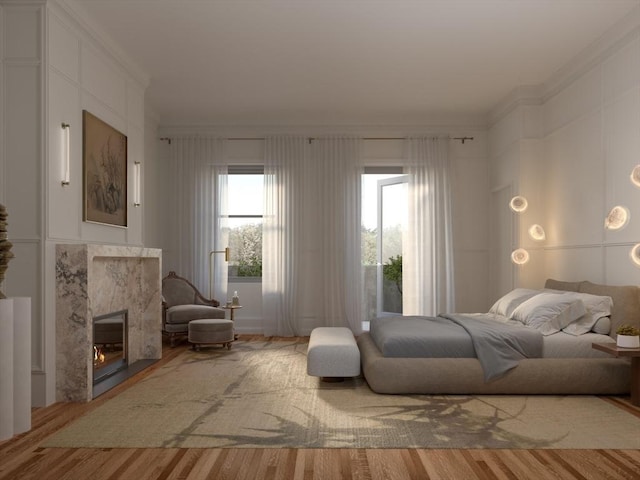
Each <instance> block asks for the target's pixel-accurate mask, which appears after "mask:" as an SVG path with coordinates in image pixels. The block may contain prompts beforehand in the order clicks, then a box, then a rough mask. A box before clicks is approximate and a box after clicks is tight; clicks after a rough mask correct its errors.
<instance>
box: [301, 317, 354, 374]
mask: <svg viewBox="0 0 640 480" xmlns="http://www.w3.org/2000/svg"><path fill="white" fill-rule="evenodd" d="M307 374H309V375H311V376H314V377H320V378H321V379H322V380H324V381H328V382H330V381H334V382H335V381H340V380H342V379H344V378H345V377H357V376H358V375H360V350H358V345H357V344H356V340H355V338H354V337H353V333H352V332H351V330H349V329H348V328H345V327H318V328H315V329H313V331H312V332H311V337H310V338H309V347H308V349H307Z"/></svg>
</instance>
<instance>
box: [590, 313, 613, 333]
mask: <svg viewBox="0 0 640 480" xmlns="http://www.w3.org/2000/svg"><path fill="white" fill-rule="evenodd" d="M587 315H589V312H587ZM591 331H592V332H594V333H599V334H600V335H609V334H610V333H611V317H600V318H599V319H598V320H596V323H595V324H594V325H593V327H591Z"/></svg>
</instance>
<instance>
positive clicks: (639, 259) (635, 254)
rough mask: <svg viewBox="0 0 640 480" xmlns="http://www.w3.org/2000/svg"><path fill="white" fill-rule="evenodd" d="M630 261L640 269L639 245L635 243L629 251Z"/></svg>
mask: <svg viewBox="0 0 640 480" xmlns="http://www.w3.org/2000/svg"><path fill="white" fill-rule="evenodd" d="M631 260H632V261H633V263H635V264H636V265H637V266H638V267H640V243H636V244H635V246H634V247H633V248H632V249H631Z"/></svg>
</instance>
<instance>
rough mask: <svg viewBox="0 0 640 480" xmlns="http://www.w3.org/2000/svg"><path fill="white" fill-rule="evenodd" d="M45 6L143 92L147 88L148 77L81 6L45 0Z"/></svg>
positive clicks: (67, 0) (73, 2)
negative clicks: (69, 22)
mask: <svg viewBox="0 0 640 480" xmlns="http://www.w3.org/2000/svg"><path fill="white" fill-rule="evenodd" d="M47 5H48V6H49V8H51V9H52V11H54V12H55V13H56V14H58V15H63V16H64V17H65V18H66V19H68V20H69V21H71V22H73V24H74V25H75V26H76V27H77V28H78V29H79V30H80V31H81V32H83V33H84V34H85V37H86V39H88V40H89V42H90V43H91V44H92V45H93V46H94V47H95V48H97V49H98V50H100V51H101V52H103V53H104V54H105V55H107V56H108V57H109V58H110V59H111V60H112V61H114V62H115V63H116V64H117V65H119V66H120V67H121V68H122V69H123V70H124V71H125V72H126V73H127V74H128V75H129V76H131V77H132V78H133V79H134V80H135V81H136V82H137V83H139V84H140V86H141V87H142V89H143V90H145V89H146V88H147V87H148V86H149V82H150V78H149V75H148V74H147V73H146V72H145V71H144V70H142V68H140V66H139V65H138V64H137V63H136V62H135V61H134V60H133V59H132V58H131V57H130V56H129V54H128V53H127V52H125V51H124V50H123V49H122V48H121V47H120V46H119V45H118V44H117V43H116V42H115V41H114V40H113V39H112V38H111V37H110V36H109V34H107V33H106V32H105V30H104V29H103V28H102V27H101V26H100V25H98V24H97V23H96V22H94V21H93V20H92V19H91V18H90V17H89V15H88V14H87V13H86V11H85V10H84V9H83V7H82V6H81V5H79V4H78V3H77V2H75V1H73V0H47Z"/></svg>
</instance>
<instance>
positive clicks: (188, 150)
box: [167, 137, 227, 299]
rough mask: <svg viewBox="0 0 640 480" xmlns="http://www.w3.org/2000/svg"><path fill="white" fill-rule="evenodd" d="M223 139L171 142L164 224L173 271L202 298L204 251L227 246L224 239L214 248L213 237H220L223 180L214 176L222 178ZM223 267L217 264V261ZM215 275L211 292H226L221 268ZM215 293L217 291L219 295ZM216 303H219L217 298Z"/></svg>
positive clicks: (205, 288) (205, 286) (205, 280)
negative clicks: (168, 202) (167, 216)
mask: <svg viewBox="0 0 640 480" xmlns="http://www.w3.org/2000/svg"><path fill="white" fill-rule="evenodd" d="M224 148H225V140H224V139H220V138H207V137H181V138H174V139H173V140H172V142H171V156H170V174H171V184H172V186H173V191H172V198H173V200H174V201H173V203H172V207H173V208H172V211H171V217H172V220H171V221H167V235H170V236H173V237H174V238H173V240H174V241H173V242H171V244H172V245H173V246H174V247H175V250H176V251H175V252H173V258H174V262H173V263H174V268H175V270H176V273H178V275H181V276H184V277H185V278H187V279H189V280H190V281H191V282H192V283H193V284H194V285H195V286H196V287H197V288H198V289H199V290H200V291H201V292H202V293H203V294H204V295H208V293H209V252H210V251H211V250H214V249H216V250H218V249H219V245H220V244H222V245H223V246H222V247H221V248H224V247H225V246H226V243H223V242H224V239H221V241H220V242H218V244H216V236H220V235H223V233H224V230H223V229H222V227H223V225H222V224H221V223H220V221H219V219H220V213H221V212H220V209H221V208H223V206H224V204H225V202H224V201H222V202H221V199H222V200H224V193H225V191H224V188H222V189H220V188H219V185H221V186H222V187H224V178H225V177H224V176H223V182H222V184H218V182H217V181H216V177H217V174H219V173H224V172H225V171H226V170H225V169H226V167H225V166H224ZM218 263H222V262H218ZM218 270H219V272H216V281H217V282H218V283H217V284H216V291H222V288H224V290H226V282H227V280H226V271H227V268H226V264H225V265H224V266H219V267H218ZM219 288H220V290H219ZM215 298H218V299H220V298H224V297H221V296H218V297H215Z"/></svg>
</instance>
